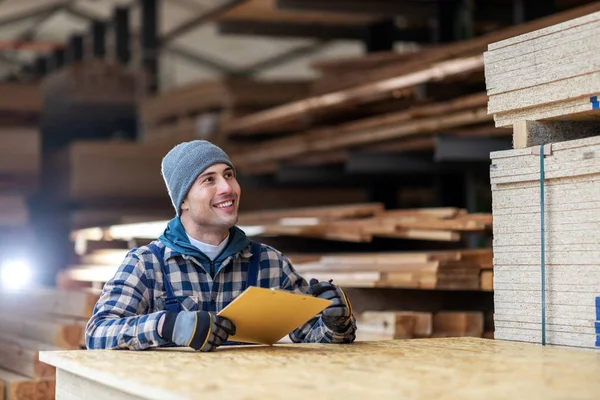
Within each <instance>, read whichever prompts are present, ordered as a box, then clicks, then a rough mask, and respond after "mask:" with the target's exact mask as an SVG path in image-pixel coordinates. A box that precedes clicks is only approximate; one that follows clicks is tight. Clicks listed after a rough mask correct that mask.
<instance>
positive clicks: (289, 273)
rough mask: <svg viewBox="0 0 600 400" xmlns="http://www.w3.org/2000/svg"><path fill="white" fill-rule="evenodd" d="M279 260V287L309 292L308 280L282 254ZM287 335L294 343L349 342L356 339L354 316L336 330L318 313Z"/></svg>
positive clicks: (304, 292)
mask: <svg viewBox="0 0 600 400" xmlns="http://www.w3.org/2000/svg"><path fill="white" fill-rule="evenodd" d="M280 260H281V262H282V275H281V288H282V289H285V290H291V291H297V292H300V293H303V294H311V293H310V291H309V287H310V286H309V284H308V282H307V281H306V279H304V278H303V277H302V276H300V274H298V272H296V270H295V269H294V267H293V266H292V264H291V263H290V262H289V260H288V259H287V258H286V257H285V256H283V255H281V256H280ZM289 337H290V339H291V340H292V341H293V342H295V343H301V342H304V343H351V342H354V340H355V339H356V318H355V317H354V315H353V314H351V315H350V320H349V321H348V325H347V328H346V329H344V330H343V331H340V332H336V331H335V330H333V329H331V328H329V327H328V326H327V325H326V324H325V323H324V321H323V318H322V316H321V315H318V316H315V317H313V318H311V319H310V320H309V321H307V322H306V323H305V324H303V325H302V326H300V327H298V328H297V329H296V330H294V331H293V332H292V333H290V335H289Z"/></svg>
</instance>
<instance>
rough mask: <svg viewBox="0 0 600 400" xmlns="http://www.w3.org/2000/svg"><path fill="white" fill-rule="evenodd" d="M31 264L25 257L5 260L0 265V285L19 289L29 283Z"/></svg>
mask: <svg viewBox="0 0 600 400" xmlns="http://www.w3.org/2000/svg"><path fill="white" fill-rule="evenodd" d="M31 278H32V276H31V265H30V263H29V262H28V261H27V260H25V259H16V260H6V261H4V262H3V263H2V264H1V265H0V285H2V287H3V288H4V289H7V290H19V289H22V288H24V287H25V286H27V285H29V284H30V283H31Z"/></svg>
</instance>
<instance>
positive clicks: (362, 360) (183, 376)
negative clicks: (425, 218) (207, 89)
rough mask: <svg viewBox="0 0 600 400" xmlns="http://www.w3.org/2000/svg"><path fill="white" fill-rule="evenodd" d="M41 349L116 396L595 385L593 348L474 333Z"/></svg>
mask: <svg viewBox="0 0 600 400" xmlns="http://www.w3.org/2000/svg"><path fill="white" fill-rule="evenodd" d="M40 359H41V360H42V361H44V362H47V363H50V364H52V365H55V366H56V367H57V368H59V369H60V370H64V371H67V372H69V373H72V374H77V375H80V376H82V377H85V378H87V379H89V380H92V381H94V382H97V383H99V384H101V385H105V386H108V387H109V388H113V389H114V388H117V389H120V390H121V391H122V392H123V393H124V395H125V396H124V397H125V398H131V395H134V396H139V397H141V398H146V399H165V398H169V399H192V398H199V397H202V398H205V399H209V398H215V399H216V398H218V399H242V398H243V399H248V400H250V399H261V400H262V399H265V398H268V399H284V398H285V399H302V400H304V399H306V398H308V397H311V398H328V399H331V398H352V399H354V398H356V399H358V398H376V399H399V398H404V399H407V398H437V399H441V398H443V399H467V398H477V399H482V398H484V399H495V398H504V399H506V398H544V399H559V398H578V399H583V398H597V394H598V392H599V390H600V380H599V379H598V374H599V373H600V357H598V353H597V352H593V351H584V350H576V349H564V348H558V347H549V346H545V347H543V346H540V345H535V344H524V343H516V342H503V341H497V340H489V339H478V338H444V339H413V340H397V341H380V342H356V343H354V344H351V345H331V344H330V345H328V344H302V345H291V344H286V345H283V344H282V345H275V346H271V347H265V346H241V347H221V348H219V349H218V350H217V351H216V352H213V353H201V352H194V351H190V350H187V349H169V350H164V349H163V350H156V351H139V352H135V351H102V350H95V351H58V352H42V353H40ZM60 384H61V383H60V382H57V386H60Z"/></svg>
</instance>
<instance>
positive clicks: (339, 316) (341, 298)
mask: <svg viewBox="0 0 600 400" xmlns="http://www.w3.org/2000/svg"><path fill="white" fill-rule="evenodd" d="M308 293H309V294H312V295H313V296H315V297H319V298H321V299H326V300H331V301H333V303H332V304H331V305H330V306H329V307H327V308H326V309H325V310H323V312H322V317H321V318H322V319H323V322H324V323H325V325H327V327H328V328H329V329H331V330H333V331H335V332H340V333H341V332H345V331H346V330H347V329H348V325H349V324H350V317H351V316H352V305H351V304H350V300H348V297H346V294H345V293H344V291H343V290H342V289H340V288H339V287H337V286H336V285H333V284H332V283H331V282H319V281H318V280H316V279H311V280H310V287H309V288H308Z"/></svg>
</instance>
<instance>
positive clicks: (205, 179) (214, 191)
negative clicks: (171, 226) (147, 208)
mask: <svg viewBox="0 0 600 400" xmlns="http://www.w3.org/2000/svg"><path fill="white" fill-rule="evenodd" d="M240 194H241V189H240V185H239V183H238V181H237V179H236V177H235V172H234V170H233V168H231V167H230V166H229V165H227V164H224V163H221V164H215V165H213V166H211V167H209V168H207V169H206V170H205V171H204V172H203V173H202V174H200V175H199V176H198V177H197V178H196V180H195V181H194V184H193V185H192V187H191V188H190V190H189V192H188V194H187V196H186V198H185V200H184V201H183V202H182V203H181V215H182V217H184V216H185V217H186V219H189V220H191V221H192V222H193V223H194V225H196V226H197V227H199V228H205V229H210V230H215V229H216V230H220V229H223V230H227V229H229V228H231V227H232V226H234V225H235V224H236V223H237V221H238V207H239V202H240Z"/></svg>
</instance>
